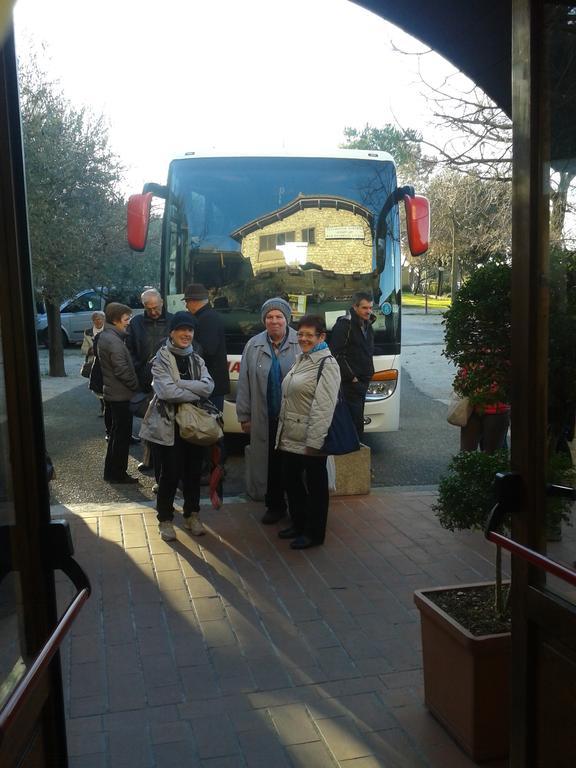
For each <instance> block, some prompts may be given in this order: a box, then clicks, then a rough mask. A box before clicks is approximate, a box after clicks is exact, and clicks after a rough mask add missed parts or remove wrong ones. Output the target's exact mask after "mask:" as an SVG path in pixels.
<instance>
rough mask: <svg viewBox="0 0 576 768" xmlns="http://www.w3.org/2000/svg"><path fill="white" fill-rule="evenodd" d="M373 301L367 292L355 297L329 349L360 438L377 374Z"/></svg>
mask: <svg viewBox="0 0 576 768" xmlns="http://www.w3.org/2000/svg"><path fill="white" fill-rule="evenodd" d="M373 306H374V301H373V299H372V295H371V294H370V293H368V292H366V291H358V292H357V293H355V294H354V295H353V296H352V306H351V307H350V309H349V311H348V312H347V313H346V314H345V315H343V316H342V317H339V318H338V320H337V321H336V323H335V325H334V328H333V330H332V335H331V337H330V350H331V352H332V354H333V355H334V357H335V358H336V360H337V361H338V364H339V366H340V373H341V375H342V393H343V394H344V398H345V400H346V402H347V403H348V407H349V409H350V413H351V414H352V418H353V420H354V424H355V426H356V430H357V432H358V437H361V436H362V434H363V432H364V401H365V398H366V392H367V391H368V385H369V384H370V379H371V378H372V376H373V374H374V363H373V360H372V357H373V355H374V331H373V330H372V323H373V322H374V320H375V317H374V315H373V314H372V307H373Z"/></svg>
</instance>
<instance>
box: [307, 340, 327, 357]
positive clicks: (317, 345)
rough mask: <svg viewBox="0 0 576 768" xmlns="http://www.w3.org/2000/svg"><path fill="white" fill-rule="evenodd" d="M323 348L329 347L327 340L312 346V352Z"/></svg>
mask: <svg viewBox="0 0 576 768" xmlns="http://www.w3.org/2000/svg"><path fill="white" fill-rule="evenodd" d="M321 349H328V344H326V342H325V341H319V342H318V344H316V346H315V347H312V349H311V350H310V354H312V352H320V350H321Z"/></svg>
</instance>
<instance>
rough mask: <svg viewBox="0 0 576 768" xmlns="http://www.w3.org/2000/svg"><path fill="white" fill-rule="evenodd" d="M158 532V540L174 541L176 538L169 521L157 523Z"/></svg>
mask: <svg viewBox="0 0 576 768" xmlns="http://www.w3.org/2000/svg"><path fill="white" fill-rule="evenodd" d="M158 530H159V532H160V538H161V539H162V541H174V539H175V538H176V531H175V530H174V526H173V525H172V523H171V522H170V521H169V520H165V521H164V522H162V523H158Z"/></svg>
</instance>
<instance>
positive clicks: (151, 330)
mask: <svg viewBox="0 0 576 768" xmlns="http://www.w3.org/2000/svg"><path fill="white" fill-rule="evenodd" d="M140 300H141V301H142V306H143V307H144V314H142V315H134V317H132V319H131V320H130V325H129V326H128V329H127V332H126V346H127V347H128V349H129V350H130V354H131V355H132V361H133V363H134V369H135V370H136V376H137V377H138V382H139V384H140V389H141V391H142V392H151V391H152V359H153V357H154V355H155V354H156V352H157V351H158V350H159V349H160V347H161V346H162V344H164V342H165V341H166V339H167V337H168V329H169V327H170V320H171V319H172V315H171V314H170V312H166V311H165V309H164V301H163V300H162V296H161V295H160V292H159V291H157V290H156V288H148V289H147V290H145V291H144V292H143V293H142V295H141V296H140ZM151 467H152V456H151V452H150V445H149V444H147V445H145V446H144V458H143V461H141V462H140V464H139V465H138V469H139V470H140V471H141V472H143V471H145V470H147V469H151ZM155 474H156V475H158V476H159V469H158V470H157V471H156V473H155ZM156 479H158V478H156Z"/></svg>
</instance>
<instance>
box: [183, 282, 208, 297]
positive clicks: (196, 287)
mask: <svg viewBox="0 0 576 768" xmlns="http://www.w3.org/2000/svg"><path fill="white" fill-rule="evenodd" d="M207 298H208V290H207V288H206V286H204V285H202V283H192V285H189V286H188V287H187V288H186V292H185V293H184V298H183V299H182V301H187V299H191V300H192V301H204V299H207Z"/></svg>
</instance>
